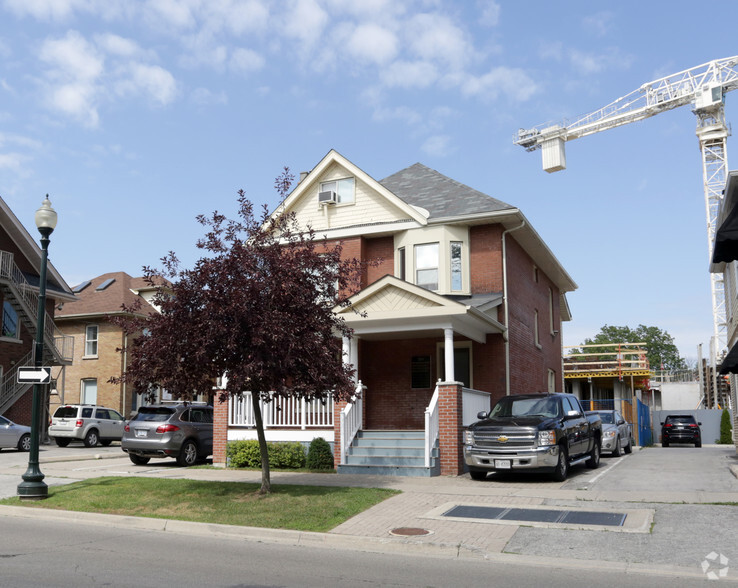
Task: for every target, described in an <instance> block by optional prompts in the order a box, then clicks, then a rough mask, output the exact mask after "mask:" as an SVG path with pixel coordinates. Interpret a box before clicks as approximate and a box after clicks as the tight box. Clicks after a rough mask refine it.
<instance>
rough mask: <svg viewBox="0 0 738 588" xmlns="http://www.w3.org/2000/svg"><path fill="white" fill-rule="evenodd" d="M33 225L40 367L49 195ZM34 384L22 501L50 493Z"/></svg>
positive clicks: (50, 227)
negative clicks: (37, 250)
mask: <svg viewBox="0 0 738 588" xmlns="http://www.w3.org/2000/svg"><path fill="white" fill-rule="evenodd" d="M35 221H36V227H37V228H38V232H39V233H41V271H40V274H39V286H38V317H37V319H36V347H35V349H34V367H36V368H40V367H42V366H43V359H44V326H45V325H44V322H45V321H44V319H45V317H46V266H47V260H48V255H49V236H50V235H51V233H52V232H53V231H54V228H55V227H56V211H55V210H54V209H53V208H51V201H50V200H49V195H48V194H47V195H46V198H45V199H44V201H43V202H42V203H41V207H40V208H39V209H38V210H37V211H36V215H35ZM42 385H46V384H40V383H39V384H34V385H33V402H32V405H31V451H30V453H29V455H28V469H27V470H26V473H25V474H23V481H22V482H21V483H20V484H18V496H19V497H20V498H21V500H42V499H44V498H46V497H47V496H48V495H49V487H48V486H47V485H46V483H45V482H44V475H43V474H42V473H41V469H40V468H39V466H38V443H39V436H40V432H41V386H42Z"/></svg>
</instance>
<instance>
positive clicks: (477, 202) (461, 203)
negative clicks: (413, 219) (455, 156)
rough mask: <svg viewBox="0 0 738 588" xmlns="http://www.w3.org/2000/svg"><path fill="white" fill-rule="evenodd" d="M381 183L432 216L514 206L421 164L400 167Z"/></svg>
mask: <svg viewBox="0 0 738 588" xmlns="http://www.w3.org/2000/svg"><path fill="white" fill-rule="evenodd" d="M379 183H380V184H382V185H383V186H384V187H385V188H387V189H388V190H390V191H391V192H392V193H393V194H395V196H397V197H398V198H401V199H402V200H404V201H405V202H407V203H408V204H412V205H414V206H420V207H421V208H425V209H426V210H427V211H428V212H429V213H430V218H439V217H450V216H464V215H468V214H480V213H485V212H496V211H500V210H514V209H515V207H514V206H511V205H510V204H507V203H505V202H502V201H501V200H497V199H496V198H492V196H488V195H487V194H484V193H482V192H480V191H479V190H475V189H474V188H470V187H469V186H467V185H465V184H462V183H461V182H457V181H456V180H452V179H451V178H449V177H447V176H444V175H443V174H441V173H439V172H437V171H436V170H434V169H431V168H429V167H426V166H424V165H423V164H421V163H416V164H414V165H411V166H410V167H407V168H405V169H403V170H400V171H398V172H396V173H394V174H392V175H391V176H388V177H386V178H384V179H383V180H380V181H379Z"/></svg>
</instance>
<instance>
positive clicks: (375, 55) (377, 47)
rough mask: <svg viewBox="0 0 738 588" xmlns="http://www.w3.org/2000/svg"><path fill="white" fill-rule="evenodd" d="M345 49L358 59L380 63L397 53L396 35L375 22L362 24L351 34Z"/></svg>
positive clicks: (385, 61) (392, 57)
mask: <svg viewBox="0 0 738 588" xmlns="http://www.w3.org/2000/svg"><path fill="white" fill-rule="evenodd" d="M347 49H348V51H349V53H350V54H351V56H352V57H354V58H356V59H359V60H360V61H364V62H369V63H376V64H382V63H387V62H388V61H390V60H391V59H394V57H395V55H397V37H396V36H395V34H394V33H393V32H392V31H389V30H387V29H386V28H383V27H380V26H379V25H376V24H371V23H370V24H362V25H359V26H358V27H356V29H355V30H354V31H353V33H352V34H351V36H350V38H349V40H348V44H347Z"/></svg>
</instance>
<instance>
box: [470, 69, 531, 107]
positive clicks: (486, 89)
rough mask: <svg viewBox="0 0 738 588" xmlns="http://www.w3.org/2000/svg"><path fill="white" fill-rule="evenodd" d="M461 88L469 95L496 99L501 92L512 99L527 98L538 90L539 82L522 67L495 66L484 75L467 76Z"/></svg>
mask: <svg viewBox="0 0 738 588" xmlns="http://www.w3.org/2000/svg"><path fill="white" fill-rule="evenodd" d="M461 90H462V92H463V93H464V94H466V95H468V96H478V97H480V98H482V99H485V100H494V99H496V98H497V97H498V96H500V95H501V94H504V95H506V96H507V97H508V98H510V99H512V100H516V101H517V100H527V99H528V98H530V97H531V96H532V95H533V94H535V93H536V92H537V91H538V86H537V84H536V83H535V82H534V81H533V79H532V78H531V77H530V76H528V74H526V73H525V72H524V71H523V70H522V69H517V68H509V67H494V68H492V69H491V70H490V71H489V72H488V73H486V74H484V75H482V76H467V77H466V78H465V79H464V80H463V82H462V83H461Z"/></svg>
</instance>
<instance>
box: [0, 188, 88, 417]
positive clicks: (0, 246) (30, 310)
mask: <svg viewBox="0 0 738 588" xmlns="http://www.w3.org/2000/svg"><path fill="white" fill-rule="evenodd" d="M40 203H41V202H40V201H39V204H40ZM34 230H35V229H34ZM36 236H37V237H38V236H39V235H38V233H36ZM53 237H54V235H53V233H52V235H51V247H53V245H54V243H53V241H54V239H53ZM39 238H40V237H39ZM41 255H42V251H41V247H40V246H39V245H38V242H37V240H35V239H34V238H33V237H32V236H31V234H30V233H29V232H28V231H27V230H26V229H25V228H24V227H23V225H22V224H21V223H20V221H19V220H18V218H17V217H16V216H15V215H14V214H13V212H12V211H11V210H10V208H9V207H8V205H7V204H6V203H5V201H4V200H3V199H2V198H0V297H1V298H2V308H3V312H2V331H0V414H2V415H4V416H6V417H7V418H9V419H10V420H12V421H15V422H17V423H20V424H24V425H29V424H30V423H31V400H32V396H33V394H32V385H31V384H18V382H17V371H18V368H19V367H23V366H32V365H33V357H32V353H33V348H34V344H35V339H36V332H37V331H36V324H37V321H38V292H39V272H40V267H41ZM46 275H47V280H46V317H45V319H44V331H45V337H44V354H43V364H44V366H52V377H53V378H54V379H58V378H60V377H63V371H64V366H67V365H69V364H70V363H71V361H72V344H73V341H72V339H71V338H70V337H65V336H63V335H62V334H61V333H60V332H59V330H58V329H57V328H56V325H55V323H54V312H55V310H56V308H57V306H59V305H61V304H63V303H65V302H69V301H72V300H74V295H73V294H72V291H71V290H70V288H69V286H68V285H67V283H66V282H65V281H64V279H63V278H62V277H61V275H60V274H59V272H58V271H57V270H56V269H55V268H54V266H53V265H52V264H51V263H49V264H48V265H47V272H46ZM45 405H46V403H45V402H44V403H43V406H45ZM46 421H47V419H46V418H44V417H42V422H44V423H45V422H46Z"/></svg>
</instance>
